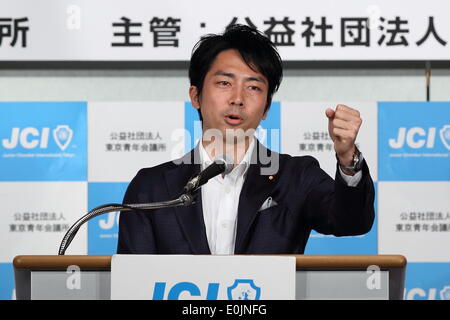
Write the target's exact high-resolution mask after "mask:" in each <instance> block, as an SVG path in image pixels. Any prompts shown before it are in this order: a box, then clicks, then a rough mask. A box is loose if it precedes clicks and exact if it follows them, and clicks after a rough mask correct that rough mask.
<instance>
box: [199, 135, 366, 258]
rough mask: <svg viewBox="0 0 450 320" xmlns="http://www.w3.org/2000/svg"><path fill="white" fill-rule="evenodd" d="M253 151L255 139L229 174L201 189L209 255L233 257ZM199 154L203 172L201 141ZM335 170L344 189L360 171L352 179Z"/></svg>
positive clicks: (205, 156)
mask: <svg viewBox="0 0 450 320" xmlns="http://www.w3.org/2000/svg"><path fill="white" fill-rule="evenodd" d="M254 148H255V139H253V140H252V141H251V143H250V146H249V147H248V149H247V152H246V153H245V155H244V157H243V159H242V160H241V162H240V163H239V164H238V165H237V166H235V167H234V168H233V170H232V171H231V172H230V173H229V174H227V175H225V176H224V177H222V175H218V176H216V177H214V178H212V179H210V180H209V181H208V183H206V184H205V185H203V186H202V188H201V192H202V209H203V220H204V222H205V228H206V237H207V239H208V245H209V250H210V251H211V254H234V245H235V242H236V228H237V212H238V205H239V195H240V194H241V190H242V186H243V184H244V181H245V177H246V176H247V171H248V168H249V166H250V160H251V155H252V153H253V149H254ZM199 153H200V160H201V169H202V170H203V169H205V168H206V167H207V166H209V165H210V164H211V163H212V160H211V158H210V157H209V155H208V152H207V151H206V150H205V148H204V147H203V144H202V142H201V141H200V142H199ZM339 171H340V173H341V176H342V178H343V179H344V180H345V181H346V182H347V185H348V186H351V187H354V186H356V185H357V184H358V183H359V181H360V180H361V177H362V173H361V171H360V172H357V173H356V174H355V175H354V176H348V175H346V174H345V173H343V172H342V170H341V169H340V168H339Z"/></svg>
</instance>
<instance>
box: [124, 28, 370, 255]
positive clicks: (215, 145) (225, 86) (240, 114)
mask: <svg viewBox="0 0 450 320" xmlns="http://www.w3.org/2000/svg"><path fill="white" fill-rule="evenodd" d="M189 77H190V81H191V87H190V89H189V95H190V98H191V102H192V104H193V106H194V107H195V108H196V109H197V110H198V111H199V114H200V118H201V120H202V129H203V137H202V141H200V142H199V144H198V145H197V146H196V147H195V148H194V149H193V150H192V151H191V152H189V153H188V154H187V155H185V156H184V157H183V158H182V159H179V160H178V161H171V162H166V163H163V164H161V165H158V166H156V167H153V168H146V169H142V170H140V171H139V172H138V174H137V175H136V177H135V178H134V179H133V180H132V181H131V183H130V185H129V187H128V189H127V191H126V194H125V198H124V203H149V202H157V201H163V200H168V199H173V198H175V197H176V196H177V195H179V193H180V191H181V190H182V189H183V187H184V185H185V184H186V182H187V181H188V180H189V178H191V177H192V176H194V175H195V174H197V173H199V172H200V170H202V169H204V168H205V167H207V166H208V165H209V163H211V161H212V159H215V157H216V156H217V155H219V154H224V153H225V154H229V155H231V156H232V158H233V159H234V168H233V170H232V171H231V172H230V173H228V174H226V175H219V176H216V177H214V178H213V179H211V180H210V181H209V182H208V183H207V184H205V185H204V186H203V187H202V188H201V190H200V191H199V192H198V194H197V198H196V202H195V204H193V205H191V206H187V207H176V208H168V209H159V210H155V211H151V212H143V211H138V210H136V211H135V212H131V213H127V212H124V213H122V214H121V216H120V222H119V242H118V249H117V252H118V253H135V254H156V253H160V254H251V253H254V254H263V253H267V254H278V253H280V254H281V253H284V254H287V253H303V252H304V249H305V246H306V243H307V241H308V238H309V234H310V232H311V230H312V229H314V230H316V231H318V232H320V233H324V234H333V235H336V236H344V235H360V234H364V233H367V232H368V231H369V230H370V229H371V227H372V224H373V220H374V208H373V203H374V187H373V182H372V179H371V177H370V174H369V169H368V167H367V164H366V162H365V160H364V159H363V157H362V154H361V153H360V152H359V150H358V149H357V148H356V146H355V139H356V136H357V133H358V130H359V128H360V125H361V122H362V121H361V118H360V115H359V112H358V111H357V110H355V109H352V108H350V107H348V106H344V105H338V106H337V107H336V109H335V110H332V109H327V110H326V112H325V114H326V116H327V117H328V121H329V122H328V123H329V125H328V129H329V133H330V136H331V137H332V139H333V142H334V149H335V151H336V158H337V166H336V168H337V170H336V176H335V180H333V179H332V178H331V177H330V176H328V175H327V174H326V173H325V172H324V171H323V170H322V169H320V167H319V164H318V162H317V161H316V160H315V159H314V158H313V157H309V156H305V157H291V156H289V155H286V154H278V153H276V152H273V151H270V150H268V149H266V148H265V147H264V146H263V145H262V144H260V143H259V141H258V140H257V139H256V138H254V135H253V133H254V130H255V129H256V128H257V127H258V125H259V123H260V121H261V120H263V119H265V117H266V116H267V112H268V110H269V107H270V103H271V100H272V96H273V94H274V93H275V92H276V91H277V89H278V87H279V85H280V82H281V78H282V63H281V59H280V57H279V55H278V53H277V51H276V49H275V47H274V45H273V44H272V43H271V42H270V41H269V40H268V39H267V38H266V37H265V36H263V35H262V34H260V33H259V32H258V31H256V30H254V29H251V28H249V27H246V26H235V27H231V28H229V29H228V30H227V31H226V32H225V33H224V34H221V35H208V36H206V37H203V38H202V39H201V40H200V41H199V43H198V44H197V45H196V47H195V48H194V52H193V55H192V57H191V63H190V67H189Z"/></svg>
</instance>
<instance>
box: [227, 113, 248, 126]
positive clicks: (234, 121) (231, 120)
mask: <svg viewBox="0 0 450 320" xmlns="http://www.w3.org/2000/svg"><path fill="white" fill-rule="evenodd" d="M225 121H226V122H227V123H228V124H231V125H238V124H240V123H242V121H244V119H242V118H241V117H240V116H239V115H237V114H234V113H232V114H229V115H227V116H225Z"/></svg>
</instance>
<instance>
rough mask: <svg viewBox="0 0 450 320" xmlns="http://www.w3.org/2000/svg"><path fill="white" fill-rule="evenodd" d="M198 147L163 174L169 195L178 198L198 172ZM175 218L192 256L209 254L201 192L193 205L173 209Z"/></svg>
mask: <svg viewBox="0 0 450 320" xmlns="http://www.w3.org/2000/svg"><path fill="white" fill-rule="evenodd" d="M198 159H199V158H198V147H197V148H195V149H194V150H192V151H191V152H190V153H188V154H187V155H185V157H183V158H182V161H183V162H182V164H180V165H177V166H176V167H175V168H173V169H172V170H168V171H166V172H165V179H166V184H167V189H168V190H169V195H170V196H171V197H172V198H174V197H176V196H179V194H180V192H181V191H182V190H183V187H184V186H185V184H186V183H187V181H188V180H189V179H190V178H191V177H192V176H194V175H196V174H198V173H199V172H200V164H199V163H200V162H199V160H198ZM173 209H174V210H175V212H176V217H177V220H178V223H179V224H180V227H181V229H182V231H183V233H184V235H185V237H186V239H187V241H188V242H189V246H190V247H191V250H192V253H193V254H210V253H211V252H210V250H209V247H208V240H207V238H206V229H205V223H204V220H203V209H202V199H201V190H199V191H198V192H197V196H196V199H195V203H194V204H193V205H190V206H188V207H175V208H173Z"/></svg>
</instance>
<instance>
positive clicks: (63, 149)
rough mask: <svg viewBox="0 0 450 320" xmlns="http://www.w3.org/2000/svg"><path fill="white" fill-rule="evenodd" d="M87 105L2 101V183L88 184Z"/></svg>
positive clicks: (0, 126)
mask: <svg viewBox="0 0 450 320" xmlns="http://www.w3.org/2000/svg"><path fill="white" fill-rule="evenodd" d="M86 113H87V104H86V102H1V103H0V180H1V181H85V180H86V179H87V115H86Z"/></svg>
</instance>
